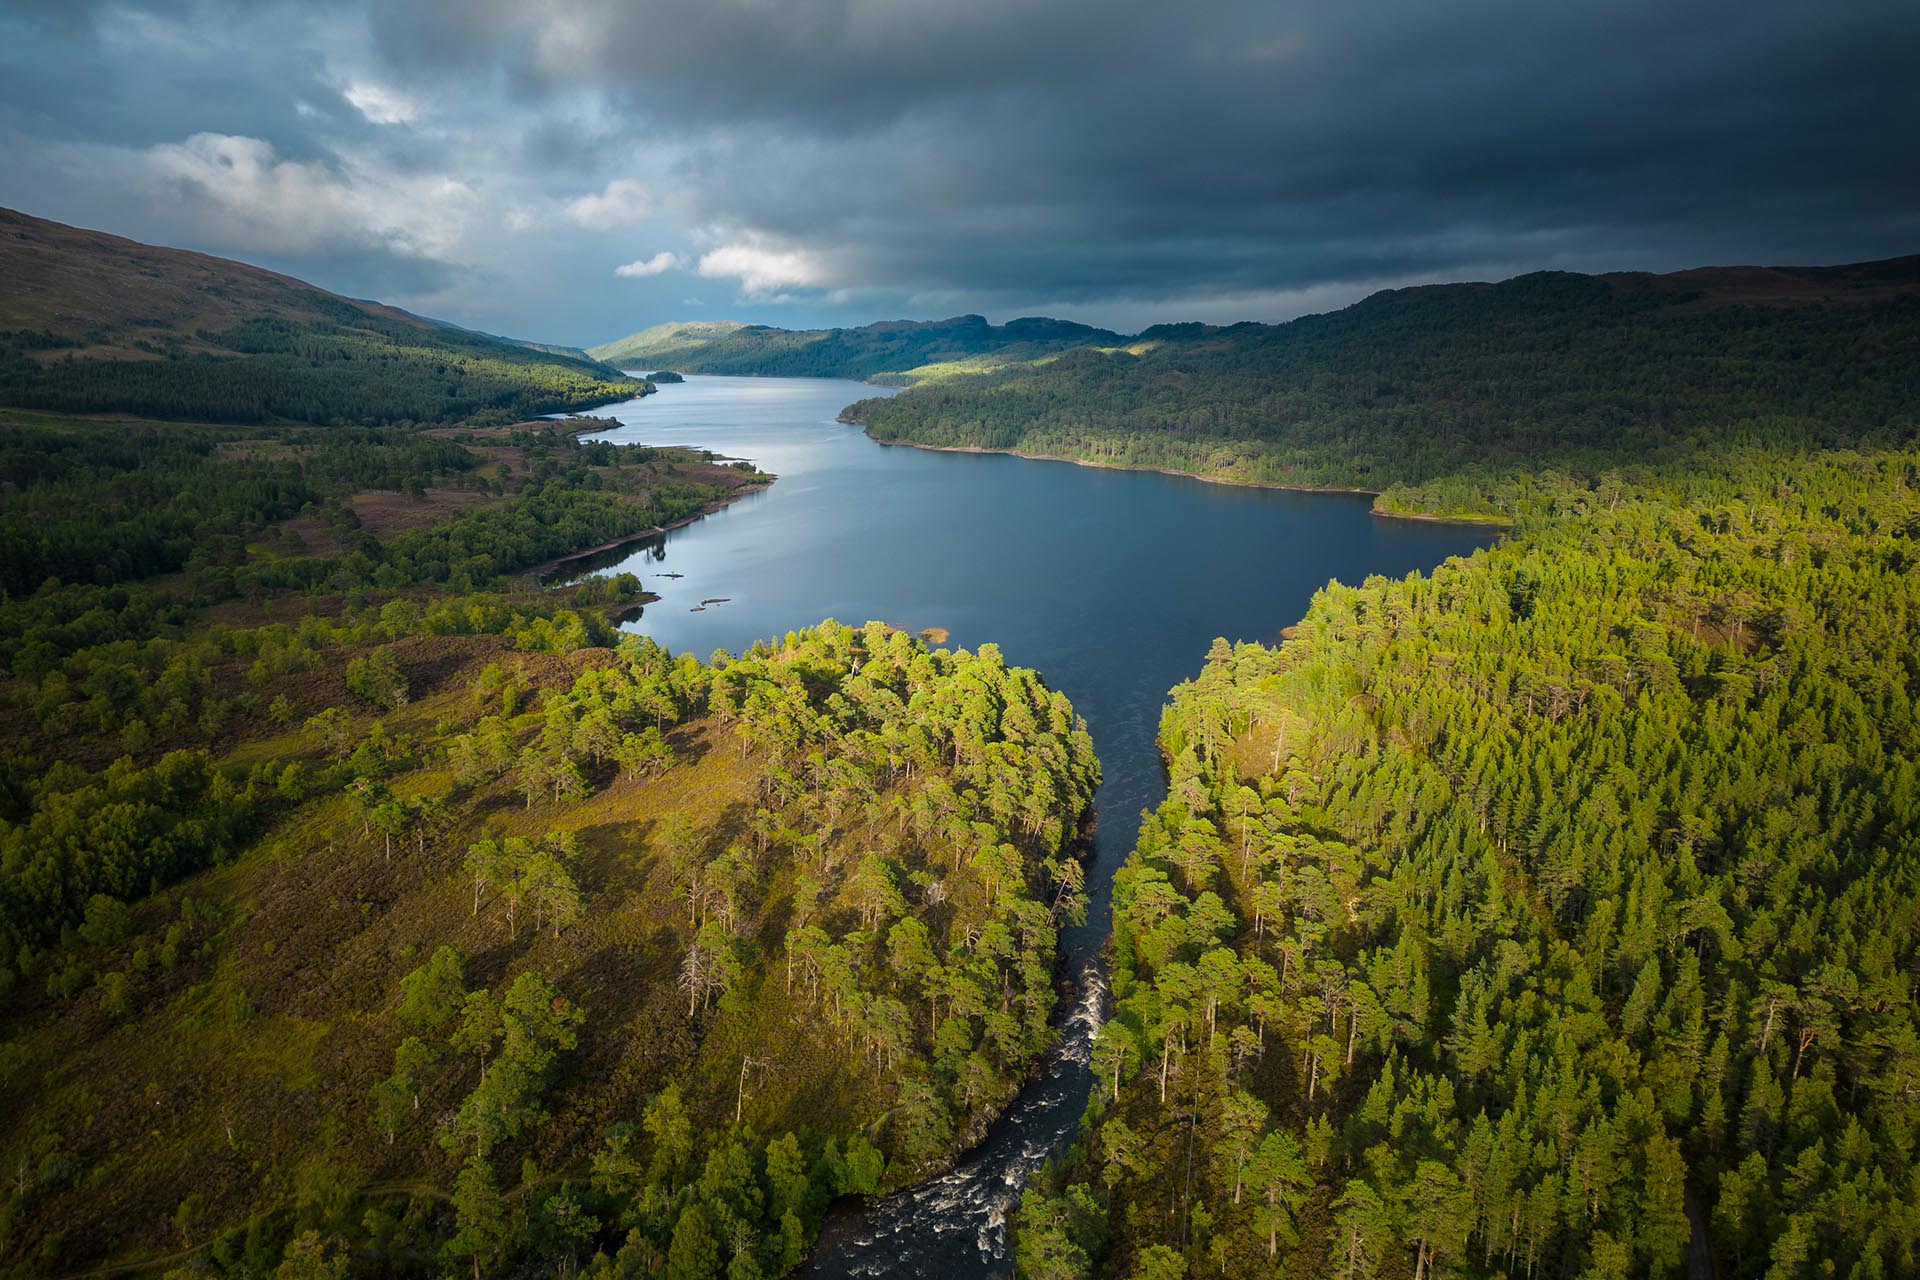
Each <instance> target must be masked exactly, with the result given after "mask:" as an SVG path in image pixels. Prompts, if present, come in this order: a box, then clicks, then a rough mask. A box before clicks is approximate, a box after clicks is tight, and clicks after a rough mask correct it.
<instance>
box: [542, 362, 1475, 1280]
mask: <svg viewBox="0 0 1920 1280" xmlns="http://www.w3.org/2000/svg"><path fill="white" fill-rule="evenodd" d="M876 394H885V392H884V390H882V389H877V388H874V387H871V386H867V385H865V384H863V383H856V382H842V381H836V380H831V379H805V378H713V377H689V378H688V379H687V381H686V382H684V383H679V384H667V385H663V386H662V387H661V388H660V390H659V391H658V393H656V394H654V395H650V396H647V397H646V398H645V399H641V400H632V401H628V402H625V403H623V404H618V405H614V406H611V407H609V408H605V409H600V410H596V414H597V415H598V416H602V417H611V418H615V419H617V420H619V421H620V423H621V424H622V425H621V426H620V427H619V428H617V429H615V430H612V431H609V432H607V433H605V434H603V435H601V436H599V437H597V438H600V439H606V440H612V441H615V442H618V443H631V444H652V445H672V444H683V445H692V446H696V447H699V448H703V449H709V450H712V451H714V452H716V453H719V454H724V455H726V456H728V457H733V458H747V459H750V460H752V461H753V462H754V463H755V464H756V465H758V466H760V467H761V468H762V469H764V470H766V471H770V472H773V473H774V474H776V475H777V476H779V480H778V482H777V483H775V484H774V485H773V486H772V487H771V488H769V489H766V490H764V491H762V492H758V493H754V494H751V495H749V496H748V497H746V498H744V499H742V500H741V501H739V502H737V503H735V504H733V505H732V506H730V507H727V508H725V509H723V510H721V511H718V512H716V513H714V514H712V515H709V516H707V517H705V518H703V519H701V520H699V521H696V522H695V523H693V524H691V525H688V526H686V527H684V528H681V529H677V530H674V531H672V532H669V533H666V534H662V535H660V536H658V537H656V538H653V539H651V540H649V541H646V542H642V543H637V544H634V545H632V546H629V547H626V548H622V549H621V550H620V551H617V552H613V553H609V554H607V555H604V556H601V557H599V558H597V559H596V560H594V561H591V562H586V563H583V564H582V565H579V566H576V567H575V572H576V573H580V572H599V573H616V572H622V571H630V572H633V573H636V574H638V575H639V576H640V578H641V580H642V581H643V583H644V584H645V586H646V587H647V589H648V590H650V591H652V592H655V593H657V594H658V595H659V596H660V597H661V598H660V600H659V601H658V602H656V603H654V604H650V605H648V606H646V608H645V609H644V610H643V611H642V612H641V614H640V616H639V617H638V618H637V619H635V620H633V621H631V622H629V623H628V624H626V625H627V629H629V630H632V631H636V632H640V633H642V634H645V635H649V636H652V637H653V638H654V639H655V640H657V641H659V642H660V643H661V644H663V645H665V646H667V647H668V648H669V649H672V650H674V651H675V652H685V651H691V652H693V653H695V654H698V655H700V656H702V657H705V656H706V655H707V654H709V653H711V652H712V651H713V650H715V649H727V650H729V651H731V652H738V651H739V650H741V649H742V648H744V647H746V646H747V645H748V644H751V643H752V642H753V641H755V640H758V639H766V638H768V637H771V636H776V635H780V634H783V633H785V632H787V631H790V630H797V629H799V628H801V627H805V626H809V625H812V624H813V623H816V622H819V621H820V620H821V619H823V618H835V619H837V620H839V621H841V622H844V623H850V624H853V625H856V626H857V625H859V624H860V623H863V622H866V621H868V620H870V619H879V620H882V621H885V622H889V623H893V624H895V625H897V626H901V627H905V628H908V629H911V630H916V631H917V630H920V629H921V628H925V627H943V628H946V629H947V630H948V631H949V632H950V633H951V639H950V640H949V641H948V643H949V644H951V645H952V646H955V647H966V648H973V647H976V646H978V645H980V644H982V643H987V642H991V643H995V644H998V645H999V646H1000V648H1001V650H1002V651H1003V652H1004V654H1005V655H1006V658H1007V661H1008V662H1010V663H1014V664H1017V665H1020V666H1030V667H1035V668H1037V669H1038V670H1039V671H1040V672H1041V673H1042V675H1044V676H1045V677H1046V680H1047V682H1048V683H1049V684H1050V685H1052V686H1053V687H1054V688H1057V689H1060V690H1062V691H1063V692H1065V693H1066V694H1067V696H1068V697H1069V698H1071V699H1072V700H1073V705H1074V708H1075V710H1077V711H1078V712H1079V713H1080V714H1081V715H1082V716H1084V717H1085V718H1086V721H1087V725H1088V728H1089V729H1090V730H1091V732H1092V735H1093V741H1094V747H1095V749H1096V751H1097V752H1098V753H1099V756H1100V763H1101V768H1102V771H1103V774H1104V777H1105V782H1104V785H1103V786H1102V787H1101V789H1100V792H1099V795H1098V796H1097V797H1096V801H1095V803H1096V806H1097V810H1098V813H1099V817H1100V824H1099V830H1098V833H1097V835H1096V837H1095V856H1094V860H1093V863H1092V864H1091V866H1090V867H1089V869H1088V871H1089V874H1088V899H1089V901H1088V910H1087V920H1086V923H1085V924H1084V925H1081V926H1079V927H1077V928H1074V929H1070V930H1067V931H1065V932H1064V933H1063V935H1062V937H1061V947H1062V951H1063V954H1064V957H1065V963H1066V965H1067V969H1068V971H1069V972H1071V973H1074V974H1076V975H1077V990H1076V1000H1075V1002H1074V1003H1073V1005H1072V1006H1071V1007H1070V1008H1069V1009H1068V1010H1067V1012H1066V1016H1065V1018H1064V1020H1063V1024H1062V1034H1061V1037H1060V1042H1059V1045H1058V1047H1057V1048H1056V1050H1055V1051H1054V1053H1053V1054H1052V1055H1051V1057H1050V1058H1049V1059H1048V1060H1047V1061H1046V1062H1045V1063H1044V1064H1043V1066H1042V1067H1041V1069H1040V1071H1039V1072H1038V1074H1037V1076H1036V1078H1035V1079H1034V1081H1033V1082H1032V1083H1031V1084H1029V1085H1028V1087H1027V1088H1026V1089H1025V1090H1024V1091H1023V1092H1022V1093H1021V1094H1020V1096H1019V1097H1018V1098H1017V1099H1016V1100H1015V1101H1014V1103H1013V1105H1012V1106H1011V1107H1009V1108H1008V1110H1007V1112H1006V1113H1005V1114H1004V1115H1003V1116H1002V1117H1001V1118H1000V1119H999V1120H998V1121H997V1122H996V1123H995V1124H994V1125H993V1126H992V1128H991V1129H990V1130H989V1132H988V1133H987V1136H986V1138H985V1139H984V1140H983V1141H982V1142H981V1143H980V1144H979V1145H978V1146H977V1147H975V1148H974V1149H973V1150H972V1151H970V1152H968V1153H967V1154H966V1155H965V1156H963V1157H962V1158H961V1160H960V1162H959V1163H958V1165H957V1166H956V1167H955V1168H954V1169H953V1171H952V1172H950V1173H948V1174H946V1175H944V1176H942V1177H938V1178H935V1179H932V1180H931V1181H928V1182H925V1183H922V1184H919V1185H917V1186H914V1187H911V1188H908V1189H906V1190H904V1191H900V1192H897V1193H895V1194H894V1195H891V1196H887V1197H884V1198H882V1199H879V1200H877V1201H874V1202H872V1203H870V1204H867V1205H865V1206H862V1207H860V1208H858V1209H855V1210H843V1211H839V1212H836V1213H835V1214H833V1215H832V1216H830V1217H829V1219H828V1223H827V1226H826V1230H825V1232H824V1233H823V1235H822V1237H821V1240H820V1243H819V1245H818V1246H817V1247H816V1248H815V1249H814V1251H813V1256H812V1258H811V1259H810V1260H809V1262H808V1263H807V1264H806V1265H805V1266H804V1267H803V1268H802V1273H803V1274H806V1275H809V1276H816V1277H844V1276H878V1275H883V1274H884V1275H914V1276H940V1277H969V1276H991V1275H1004V1274H1006V1273H1007V1272H1008V1271H1010V1270H1011V1264H1010V1261H1009V1257H1008V1253H1009V1251H1008V1245H1007V1239H1006V1218H1007V1214H1008V1212H1009V1211H1010V1210H1011V1209H1012V1208H1013V1207H1014V1205H1015V1204H1016V1203H1017V1201H1018V1199H1019V1194H1020V1188H1021V1186H1022V1185H1023V1184H1024V1183H1025V1181H1026V1179H1027V1178H1028V1176H1030V1175H1031V1174H1032V1172H1033V1171H1034V1170H1035V1169H1037V1168H1038V1167H1039V1166H1040V1165H1041V1163H1042V1162H1044V1161H1045V1160H1046V1158H1047V1157H1048V1156H1049V1155H1050V1154H1053V1153H1055V1152H1058V1151H1061V1150H1063V1149H1064V1148H1065V1147H1066V1145H1067V1144H1068V1143H1069V1142H1070V1141H1071V1140H1072V1137H1073V1134H1074V1130H1075V1128H1076V1125H1077V1123H1078V1121H1079V1118H1080V1114H1081V1112H1082V1111H1083V1110H1084V1108H1085V1105H1086V1100H1087V1094H1088V1090H1089V1088H1090V1084H1091V1079H1092V1076H1091V1072H1090V1070H1089V1067H1088V1057H1089V1050H1090V1047H1091V1042H1092V1038H1093V1035H1094V1033H1095V1032H1096V1031H1097V1030H1098V1029H1099V1023H1100V1016H1101V1011H1102V1006H1103V1002H1104V998H1105V994H1106V988H1105V980H1104V975H1103V973H1102V966H1101V947H1102V943H1103V942H1104V941H1105V938H1106V935H1107V930H1108V924H1109V918H1110V911H1111V899H1112V886H1113V873H1114V870H1115V868H1117V867H1118V866H1119V864H1120V863H1121V861H1122V860H1123V859H1124V858H1125V857H1126V855H1127V853H1128V852H1129V850H1130V849H1131V848H1132V844H1133V836H1134V832H1135V829H1136V827H1137V825H1138V820H1139V815H1140V813H1141V812H1142V811H1143V810H1146V809H1151V808H1152V807H1154V806H1156V805H1158V804H1159V802H1160V800H1161V799H1162V798H1163V796H1164V794H1165V785H1164V779H1163V777H1162V774H1161V766H1160V758H1159V753H1158V750H1157V748H1156V747H1155V743H1154V735H1155V733H1156V732H1157V730H1158V728H1159V721H1160V710H1161V707H1162V706H1163V704H1164V703H1165V702H1166V700H1167V693H1168V691H1169V690H1170V689H1171V688H1172V687H1173V686H1174V685H1175V684H1177V683H1179V682H1180V681H1181V680H1183V679H1186V678H1187V677H1188V676H1190V675H1192V674H1193V673H1194V672H1196V671H1197V670H1198V669H1199V667H1200V666H1201V664H1202V662H1203V661H1204V659H1205V656H1206V652H1207V648H1208V646H1209V645H1210V644H1211V642H1212V640H1213V638H1214V637H1215V636H1225V637H1226V638H1228V639H1229V640H1260V641H1266V642H1269V643H1271V642H1274V641H1277V640H1278V638H1279V633H1280V629H1281V628H1283V627H1285V626H1288V625H1289V624H1291V623H1293V622H1296V621H1298V620H1299V618H1300V616H1301V615H1302V614H1303V613H1304V612H1305V611H1306V608H1307V604H1308V602H1309V601H1310V599H1311V598H1312V596H1313V593H1314V592H1315V591H1316V590H1318V589H1319V588H1320V587H1322V586H1324V585H1325V584H1326V582H1327V581H1328V579H1330V578H1337V579H1340V580H1341V581H1344V582H1352V583H1357V582H1359V581H1361V580H1363V579H1364V578H1366V577H1367V576H1368V575H1370V574H1385V575H1389V576H1400V575H1404V574H1406V573H1409V572H1412V571H1415V570H1428V569H1431V568H1433V567H1434V566H1435V565H1437V564H1439V563H1441V562H1442V561H1444V560H1446V559H1447V558H1448V557H1450V556H1455V555H1468V554H1471V553H1472V552H1473V551H1474V550H1475V549H1476V548H1478V547H1481V546H1485V545H1487V544H1488V543H1489V542H1490V541H1491V540H1492V539H1493V538H1494V537H1495V536H1496V535H1495V532H1494V531H1492V530H1490V529H1486V528H1478V527H1469V526H1461V525H1452V524H1441V523H1431V522H1420V521H1406V520H1390V519H1381V518H1378V517H1375V516H1373V515H1372V514H1371V513H1370V510H1369V503H1370V500H1369V499H1368V498H1366V497H1364V496H1360V495H1350V494H1317V493H1296V492H1287V491H1280V490H1270V489H1254V488H1246V487H1239V486H1229V485H1216V484H1208V483H1205V482H1202V481H1197V480H1192V479H1188V478H1185V477H1180V476H1169V475H1161V474H1156V473H1147V472H1131V471H1113V470H1102V469H1096V468H1089V467H1077V466H1074V465H1072V464H1069V463H1059V462H1038V461H1031V460H1027V459H1021V458H1013V457H1006V456H998V455H986V454H967V453H942V452H933V451H927V450H919V449H911V448H904V447H898V446H882V445H879V444H876V443H874V442H873V441H872V440H869V439H868V438H867V437H866V436H865V435H864V434H863V433H862V432H861V431H860V429H859V428H858V427H852V426H846V425H843V424H841V423H839V422H837V421H836V417H837V415H838V414H839V412H840V410H841V409H842V408H843V407H844V406H846V405H847V404H850V403H852V402H853V401H855V400H859V399H863V398H866V397H869V396H872V395H876Z"/></svg>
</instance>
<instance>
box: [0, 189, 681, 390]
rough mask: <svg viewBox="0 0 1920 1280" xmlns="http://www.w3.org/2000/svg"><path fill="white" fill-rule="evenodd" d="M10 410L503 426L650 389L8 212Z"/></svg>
mask: <svg viewBox="0 0 1920 1280" xmlns="http://www.w3.org/2000/svg"><path fill="white" fill-rule="evenodd" d="M0 279H4V280H5V281H6V282H7V283H6V287H5V289H4V290H0V404H6V405H11V406H14V407H17V408H31V409H50V410H55V411H60V412H81V413H84V412H127V413H135V414H141V415H144V416H157V417H182V418H195V419H203V420H208V421H224V422H269V421H282V420H284V421H304V422H318V423H334V422H358V423H376V422H401V421H432V422H448V421H456V420H463V419H468V418H471V419H474V420H479V421H505V420H509V419H510V418H513V417H528V416H533V415H535V414H538V413H545V412H552V411H554V410H560V409H575V408H585V407H589V406H591V405H594V404H603V403H606V402H607V401H609V400H614V399H622V398H626V397H628V396H633V395H638V394H644V387H645V384H644V383H641V382H637V381H634V380H632V379H629V378H627V377H625V375H623V374H621V373H620V372H619V371H618V370H616V369H613V368H611V367H610V366H607V365H603V364H600V363H599V362H597V361H594V360H591V359H589V358H587V357H586V356H584V355H575V354H569V353H568V352H567V351H566V350H565V349H557V348H551V347H546V346H543V345H542V344H539V343H532V342H527V341H524V340H521V339H503V338H497V337H494V336H492V335H489V334H483V333H479V332H477V331H475V330H471V329H466V328H463V327H461V326H457V325H449V324H446V323H445V322H440V321H433V320H429V319H427V318H425V317H421V316H416V315H414V314H412V313H411V312H408V311H405V310H403V309H401V308H399V307H393V306H388V305H386V304H384V303H378V302H363V301H357V300H355V299H352V298H348V297H345V296H343V295H340V294H336V293H332V292H330V291H328V290H325V289H322V288H320V287H318V286H317V285H313V284H309V283H308V282H306V281H303V280H299V279H296V278H295V277H293V276H289V275H285V274H283V273H281V272H277V271H271V270H268V269H267V268H265V267H259V266H255V265H253V264H251V263H246V262H240V261H236V260H233V259H228V258H220V257H216V256H213V255H211V254H204V253H199V252H196V251H194V250H190V249H174V248H168V247H165V246H159V245H149V244H144V243H142V242H140V241H137V240H131V239H128V238H126V237H124V236H116V235H113V234H111V233H108V232H102V231H93V230H89V229H86V228H81V227H74V226H69V225H67V224H65V223H60V222H54V221H50V220H48V219H44V218H36V217H34V216H32V215H31V214H27V213H23V212H21V211H19V210H14V209H0Z"/></svg>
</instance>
